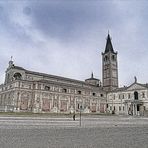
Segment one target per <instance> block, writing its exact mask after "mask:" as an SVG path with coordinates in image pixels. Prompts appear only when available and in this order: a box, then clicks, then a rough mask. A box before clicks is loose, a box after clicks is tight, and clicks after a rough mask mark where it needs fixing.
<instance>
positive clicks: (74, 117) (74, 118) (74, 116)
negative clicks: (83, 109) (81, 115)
mask: <svg viewBox="0 0 148 148" xmlns="http://www.w3.org/2000/svg"><path fill="white" fill-rule="evenodd" d="M75 120H76V115H75V113H74V114H73V121H75Z"/></svg>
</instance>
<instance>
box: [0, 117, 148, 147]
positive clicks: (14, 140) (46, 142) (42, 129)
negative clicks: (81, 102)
mask: <svg viewBox="0 0 148 148" xmlns="http://www.w3.org/2000/svg"><path fill="white" fill-rule="evenodd" d="M139 147H140V148H148V118H146V117H145V118H144V117H131V116H130V117H126V116H93V117H91V116H85V117H83V116H82V122H81V126H80V121H79V117H78V116H77V118H76V121H73V119H72V118H65V117H12V116H10V117H8V116H6V117H4V116H0V148H139Z"/></svg>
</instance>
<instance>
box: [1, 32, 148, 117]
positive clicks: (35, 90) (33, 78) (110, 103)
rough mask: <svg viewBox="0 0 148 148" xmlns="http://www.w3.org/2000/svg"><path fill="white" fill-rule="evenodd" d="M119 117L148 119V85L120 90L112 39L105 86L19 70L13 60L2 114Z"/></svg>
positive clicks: (105, 58) (3, 90)
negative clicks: (64, 114) (142, 117)
mask: <svg viewBox="0 0 148 148" xmlns="http://www.w3.org/2000/svg"><path fill="white" fill-rule="evenodd" d="M80 109H81V110H82V112H83V113H92V112H94V113H111V114H113V113H115V114H125V115H145V114H147V111H148V84H140V83H138V82H137V79H136V77H135V82H134V83H133V84H131V85H130V86H128V87H123V88H119V87H118V60H117V52H115V51H114V49H113V46H112V43H111V38H110V35H109V34H108V36H107V41H106V47H105V51H104V52H103V53H102V83H101V81H100V80H99V79H96V78H94V76H93V73H92V74H91V77H90V78H89V79H86V80H85V81H79V80H74V79H69V78H64V77H59V76H55V75H49V74H45V73H39V72H34V71H30V70H27V69H24V68H23V67H19V66H16V65H15V64H14V63H13V61H12V59H11V60H10V61H9V66H8V68H7V69H6V74H5V82H4V84H1V85H0V111H5V112H10V111H12V112H34V113H46V112H55V113H74V112H79V111H80Z"/></svg>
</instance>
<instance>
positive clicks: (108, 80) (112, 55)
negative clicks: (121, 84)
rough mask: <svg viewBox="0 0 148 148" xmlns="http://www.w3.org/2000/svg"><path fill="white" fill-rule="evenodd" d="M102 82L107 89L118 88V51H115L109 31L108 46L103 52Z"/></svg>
mask: <svg viewBox="0 0 148 148" xmlns="http://www.w3.org/2000/svg"><path fill="white" fill-rule="evenodd" d="M102 82H103V88H104V90H106V91H112V90H114V89H116V88H118V62H117V52H114V49H113V46H112V42H111V37H110V35H109V33H108V36H107V41H106V47H105V51H104V53H102Z"/></svg>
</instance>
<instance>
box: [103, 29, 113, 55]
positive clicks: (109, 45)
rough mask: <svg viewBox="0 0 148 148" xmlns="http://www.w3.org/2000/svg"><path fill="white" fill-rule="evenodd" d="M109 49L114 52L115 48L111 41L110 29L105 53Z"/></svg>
mask: <svg viewBox="0 0 148 148" xmlns="http://www.w3.org/2000/svg"><path fill="white" fill-rule="evenodd" d="M109 51H110V52H112V53H114V49H113V46H112V42H111V37H110V34H109V30H108V35H107V41H106V47H105V53H107V52H109Z"/></svg>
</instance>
